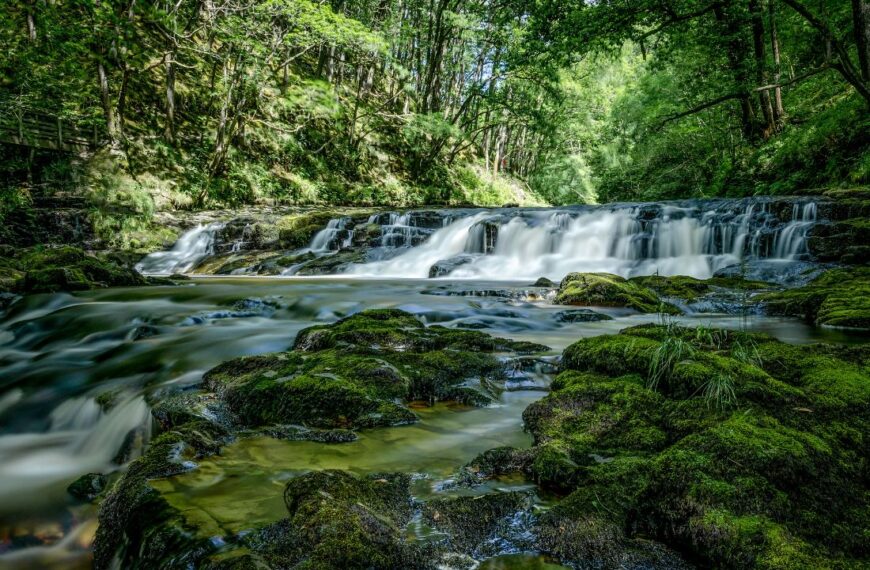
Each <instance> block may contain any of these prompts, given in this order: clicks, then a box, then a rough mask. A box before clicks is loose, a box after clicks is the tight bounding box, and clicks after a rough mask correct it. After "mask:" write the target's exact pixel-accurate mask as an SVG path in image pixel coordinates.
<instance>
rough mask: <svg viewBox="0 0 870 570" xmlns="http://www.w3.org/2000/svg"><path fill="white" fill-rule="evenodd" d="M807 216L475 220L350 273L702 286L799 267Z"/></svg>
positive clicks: (574, 212)
mask: <svg viewBox="0 0 870 570" xmlns="http://www.w3.org/2000/svg"><path fill="white" fill-rule="evenodd" d="M816 215H817V207H816V204H815V203H814V202H800V203H795V205H794V211H793V213H792V216H791V219H790V220H787V221H786V222H784V223H783V222H780V221H779V220H777V219H776V218H775V217H774V216H773V215H772V214H771V213H770V210H769V208H768V207H767V204H766V203H762V204H761V207H759V206H758V204H757V203H749V202H748V201H717V202H713V203H709V204H707V203H702V202H694V203H687V204H661V205H651V206H638V205H617V206H611V207H600V208H577V209H566V210H557V211H553V210H525V211H524V210H513V211H511V212H504V211H498V210H493V211H478V212H471V213H468V214H466V215H463V216H460V217H458V218H455V219H454V220H453V221H451V222H450V223H449V224H447V225H446V226H444V227H442V228H441V229H437V230H435V232H434V233H433V234H432V236H431V237H430V238H429V239H428V240H427V241H425V242H424V243H422V244H421V245H418V246H416V247H410V248H406V249H405V250H404V251H403V252H400V253H399V254H398V255H396V256H395V257H392V258H390V259H386V260H383V261H374V262H370V263H366V264H358V265H355V266H352V267H351V268H350V270H349V273H352V274H355V275H365V276H377V277H412V278H425V277H427V276H430V275H432V274H433V273H432V272H430V269H431V268H432V267H433V265H436V264H438V266H439V268H441V269H439V271H438V272H437V273H436V274H437V275H445V274H449V276H450V277H451V278H459V279H470V278H473V279H490V280H510V279H535V278H537V277H541V276H544V277H549V278H550V279H555V280H558V279H561V278H562V277H564V276H565V275H566V274H567V273H570V272H572V271H590V272H607V273H615V274H617V275H622V276H625V277H631V276H635V275H650V274H654V273H658V274H661V275H690V276H693V277H698V278H708V277H710V276H712V275H713V273H715V272H716V271H717V270H719V269H722V268H724V267H727V266H729V265H734V264H736V263H740V262H741V261H743V260H745V259H755V258H762V257H764V258H766V259H772V260H773V259H776V260H795V259H800V258H801V257H802V256H804V255H805V254H807V253H808V250H807V245H806V241H807V234H808V232H809V230H810V228H812V226H813V224H814V223H815V220H816ZM391 239H392V238H391ZM390 243H392V242H390ZM771 243H772V246H771ZM403 245H404V243H403ZM761 252H765V255H762V254H761ZM444 268H446V270H444Z"/></svg>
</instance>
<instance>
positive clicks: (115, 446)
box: [0, 396, 151, 516]
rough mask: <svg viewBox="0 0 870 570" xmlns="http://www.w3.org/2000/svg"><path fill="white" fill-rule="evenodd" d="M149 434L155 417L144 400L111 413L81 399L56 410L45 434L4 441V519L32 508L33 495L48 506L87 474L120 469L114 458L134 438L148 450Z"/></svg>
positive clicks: (0, 482)
mask: <svg viewBox="0 0 870 570" xmlns="http://www.w3.org/2000/svg"><path fill="white" fill-rule="evenodd" d="M150 429H151V413H150V411H149V409H148V406H147V405H146V404H145V400H144V399H143V397H142V396H136V397H133V398H129V399H127V400H126V401H124V402H122V403H120V404H118V405H117V406H115V407H114V408H113V409H112V410H111V411H109V412H108V413H106V412H103V411H102V410H101V409H100V407H99V406H98V405H97V403H96V402H95V401H94V399H93V398H86V397H81V398H73V399H70V400H66V401H65V402H63V403H61V404H60V405H59V406H58V407H56V408H55V409H54V410H53V411H52V412H51V413H50V414H49V426H48V429H47V430H46V431H44V432H36V433H34V432H31V433H14V434H7V435H2V436H0V457H3V462H2V464H0V516H2V515H4V514H8V513H14V512H16V511H19V510H21V509H26V508H30V507H32V506H33V503H34V494H33V493H39V494H40V495H41V496H42V498H43V500H46V501H49V500H51V499H53V498H55V497H56V496H58V495H60V496H63V493H64V492H65V488H66V485H68V484H69V483H70V481H72V480H73V479H75V478H76V477H77V476H79V475H80V474H82V473H94V472H97V473H100V472H107V471H112V470H114V469H117V468H118V466H117V465H113V458H115V456H116V455H117V454H118V452H119V451H120V450H121V448H122V446H124V444H125V442H126V441H127V440H128V436H129V434H130V433H131V432H134V431H135V432H137V433H138V434H139V435H140V444H141V445H144V444H145V443H147V440H148V437H149V436H150ZM141 445H140V447H141ZM140 450H141V449H140ZM132 458H133V457H130V458H129V459H132ZM25 490H29V491H32V492H33V493H28V492H25Z"/></svg>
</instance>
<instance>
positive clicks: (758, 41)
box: [749, 0, 776, 138]
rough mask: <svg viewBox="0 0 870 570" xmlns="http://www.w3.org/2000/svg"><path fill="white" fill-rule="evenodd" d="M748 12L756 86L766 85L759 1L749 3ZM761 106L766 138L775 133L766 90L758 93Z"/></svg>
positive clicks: (762, 28) (762, 27)
mask: <svg viewBox="0 0 870 570" xmlns="http://www.w3.org/2000/svg"><path fill="white" fill-rule="evenodd" d="M749 11H750V13H751V14H752V45H753V50H754V52H755V80H756V82H757V83H758V86H759V87H761V86H764V85H767V84H768V80H767V79H768V78H767V56H766V54H765V52H764V19H763V18H762V15H761V5H760V4H759V0H750V1H749ZM758 100H759V103H760V104H761V113H762V115H763V116H764V124H765V127H764V130H763V136H764V138H768V137H769V136H770V135H771V134H773V133H774V132H775V131H776V121H775V120H774V118H773V105H772V104H771V101H770V91H768V90H767V89H765V90H763V91H760V92H759V93H758Z"/></svg>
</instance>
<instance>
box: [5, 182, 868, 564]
mask: <svg viewBox="0 0 870 570" xmlns="http://www.w3.org/2000/svg"><path fill="white" fill-rule="evenodd" d="M863 200H864V198H863V197H859V196H857V195H852V196H850V197H849V199H848V200H845V199H843V198H842V197H830V196H829V197H822V198H818V197H799V198H788V199H761V200H751V201H750V200H744V201H740V200H738V201H728V200H716V201H706V202H699V201H681V202H665V203H657V204H624V205H609V206H603V207H588V206H584V207H577V208H561V209H540V208H513V207H512V208H500V209H493V210H486V209H478V208H473V209H472V208H469V209H448V210H444V209H427V210H409V211H386V212H385V211H372V210H361V209H355V210H350V211H348V210H341V211H335V210H329V211H320V210H310V211H304V212H300V211H295V210H294V211H287V210H281V209H275V210H268V211H264V212H259V213H256V215H253V214H249V213H248V212H245V213H243V214H238V213H234V212H226V213H219V214H217V215H215V216H214V217H212V215H213V214H211V213H209V214H204V215H203V214H200V215H199V216H200V217H193V218H190V219H189V220H188V221H187V222H186V223H189V224H191V225H189V226H186V229H185V230H182V232H181V238H180V239H179V240H178V241H177V242H176V243H175V244H173V245H172V247H171V248H168V249H167V250H165V251H162V252H155V253H153V254H149V255H148V256H146V257H144V258H143V257H142V255H132V254H130V253H129V252H128V253H122V252H109V253H105V252H103V253H97V252H87V251H83V250H81V249H78V248H75V247H70V246H64V247H57V246H48V247H45V246H43V247H35V248H26V249H17V250H13V249H11V248H10V249H7V250H4V252H3V254H4V259H3V261H2V262H0V267H3V268H4V269H3V271H4V272H5V273H4V274H3V275H4V276H7V277H9V278H8V279H7V280H6V281H4V282H3V283H4V284H5V285H6V286H7V287H8V288H9V289H11V290H12V293H11V294H7V295H6V297H4V298H5V299H6V305H5V307H4V308H3V309H2V310H3V313H2V317H0V377H2V378H3V379H4V382H3V383H2V384H0V455H2V458H3V462H2V464H3V467H2V468H0V475H3V477H2V481H3V483H2V484H0V498H3V499H4V500H3V501H2V504H3V505H4V506H3V507H2V508H0V567H3V566H4V565H6V566H9V565H11V566H12V567H15V568H28V567H33V568H37V567H38V568H52V567H57V568H70V567H81V568H89V567H91V566H92V565H94V564H95V565H96V567H98V568H103V567H111V566H112V565H113V564H116V563H118V561H119V560H120V561H121V564H122V565H123V566H124V567H131V568H136V567H141V568H146V567H166V568H174V567H178V568H181V567H185V568H186V567H189V566H190V565H194V566H197V567H204V568H235V567H251V566H252V565H253V566H256V565H259V566H260V567H266V568H270V567H274V568H278V567H282V568H283V567H288V566H290V567H294V566H298V565H302V566H306V565H308V566H311V567H323V568H329V567H347V566H353V565H355V564H368V565H372V564H373V565H374V566H376V567H385V568H386V567H395V566H396V565H398V566H401V567H409V568H430V567H434V566H435V565H440V566H442V567H449V568H471V567H474V566H475V565H479V567H481V568H502V567H516V568H559V567H560V565H567V566H568V567H587V566H590V565H597V566H598V567H605V568H609V567H613V568H616V567H631V568H642V567H649V566H650V565H652V566H656V567H667V568H688V567H693V566H701V567H706V566H708V565H711V564H712V565H714V566H715V565H717V564H719V561H727V564H726V563H725V562H722V567H726V566H727V567H735V566H737V567H747V568H749V567H769V568H791V567H795V566H796V565H797V566H800V565H802V564H803V565H804V566H808V567H809V566H812V567H818V566H819V565H821V567H831V568H846V567H851V566H854V565H855V564H861V563H863V562H864V559H865V557H866V556H865V554H864V553H863V552H862V551H861V549H860V546H859V545H857V544H856V543H855V542H854V541H850V539H849V538H848V537H849V536H858V535H860V533H861V532H862V530H861V528H862V527H861V524H862V523H861V522H860V521H861V520H862V514H861V513H862V512H863V511H861V509H866V504H864V503H862V502H861V501H857V503H856V504H854V505H852V506H849V505H845V504H841V503H839V502H833V499H831V498H830V497H827V496H826V495H825V494H824V490H825V489H833V488H848V489H850V490H851V491H850V495H851V496H854V497H860V496H861V492H862V485H863V483H862V482H861V480H860V477H857V476H856V474H855V473H856V471H855V469H856V467H855V465H858V464H861V462H863V461H866V458H864V457H863V455H862V454H863V453H864V451H863V448H862V446H861V445H860V441H859V440H858V439H855V438H854V437H852V436H850V435H849V434H853V433H861V432H862V431H865V429H866V426H865V425H864V424H865V423H866V422H867V418H865V417H864V413H863V411H862V410H863V409H864V408H866V406H867V404H868V401H867V400H868V395H867V393H866V390H865V388H866V386H867V385H870V384H868V381H870V378H868V377H867V371H866V361H867V355H866V352H867V350H866V345H867V344H868V342H870V337H868V332H867V330H868V329H870V325H868V323H870V312H868V308H867V307H865V306H864V305H865V304H866V303H863V298H862V297H861V295H860V294H859V293H857V292H859V291H863V290H864V289H866V288H867V287H868V276H867V275H866V271H865V268H864V267H862V266H861V265H860V264H859V263H856V262H857V261H858V260H860V259H861V255H862V251H864V250H863V249H862V248H864V247H866V245H867V244H866V241H862V240H864V237H863V234H862V230H861V227H862V226H861V224H860V223H859V220H860V219H861V218H860V216H865V215H866V212H865V211H864V210H863V209H862V208H863V207H864V206H863V204H864V201H863ZM837 240H839V241H837ZM814 242H816V243H814ZM835 243H839V245H837V246H835V245H834V244H835ZM835 254H836V255H835ZM850 263H851V264H850ZM134 265H135V266H136V267H138V268H139V269H140V270H142V271H145V272H146V273H164V274H167V275H165V276H153V275H152V276H147V275H146V276H142V275H141V274H140V273H138V272H137V271H136V270H135V269H134ZM306 266H307V267H309V269H311V268H318V269H319V270H321V271H319V272H320V273H328V275H321V276H319V277H317V278H315V277H309V276H306V275H305V273H306V271H305V267H306ZM288 269H289V270H291V271H287V270H288ZM679 271H683V272H685V273H694V275H695V276H694V277H692V276H689V275H667V274H669V273H676V272H679ZM13 272H15V273H14V274H13ZM179 272H181V273H179ZM285 272H286V273H285ZM182 273H185V274H182ZM280 273H284V275H280ZM40 275H42V276H43V277H46V278H44V279H37V277H39V276H40ZM47 276H54V277H58V278H57V279H54V278H52V279H48V278H47ZM60 277H63V279H60ZM254 277H256V278H254ZM37 285H38V286H37ZM775 339H776V340H775ZM820 342H821V343H827V344H818V343H820ZM795 345H800V348H796V347H795ZM578 355H580V356H578ZM234 359H236V360H234ZM833 426H836V429H835V428H834V427H833ZM729 434H730V435H729ZM726 436H727V437H726ZM774 436H775V437H774ZM729 438H730V439H729ZM726 440H727V441H726ZM714 444H715V445H714ZM720 444H721V445H720ZM723 450H724V451H723ZM687 454H688V455H687ZM771 454H772V455H771ZM690 455H691V457H690ZM692 457H694V458H695V459H697V461H695V460H694V459H692ZM770 457H775V458H776V462H777V465H779V464H785V465H793V466H794V468H793V469H792V468H788V469H775V468H774V467H773V466H772V464H771V463H770V461H771V460H770V459H769V458H770ZM729 458H731V459H736V460H737V461H738V463H739V464H740V466H737V467H732V465H731V462H730V459H729ZM690 460H691V461H690ZM693 461H695V462H693ZM33 466H37V467H36V468H34V467H33ZM46 466H50V467H51V469H46ZM674 466H676V467H674ZM672 467H673V468H672ZM675 473H685V474H686V478H685V479H679V480H677V479H674V477H675V475H674V474H675ZM798 474H800V475H798ZM829 475H830V477H833V479H830V478H826V477H828V476H829ZM708 483H709V485H708ZM834 483H836V485H835V484H834ZM710 485H712V486H710ZM837 485H839V487H837ZM708 487H709V488H708ZM282 489H283V493H282ZM744 495H745V496H749V497H750V498H751V500H749V501H748V502H747V501H742V500H738V499H735V497H742V496H744ZM829 499H830V501H832V502H831V504H832V505H833V507H831V508H830V509H822V508H821V507H820V505H823V504H826V502H827V501H828V500H829ZM687 505H696V507H697V508H695V507H692V508H689V507H688V506H687ZM602 509H603V510H602ZM810 519H811V520H812V521H815V522H812V523H810V522H807V521H809V520H810ZM826 528H831V529H834V530H832V531H831V532H830V533H827V534H826V533H825V532H824V531H823V529H826ZM696 531H697V532H696ZM702 531H703V532H702ZM143 552H145V553H147V555H143V554H142V553H143ZM819 552H823V553H824V554H819ZM511 565H513V566H511Z"/></svg>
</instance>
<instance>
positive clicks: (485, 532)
mask: <svg viewBox="0 0 870 570" xmlns="http://www.w3.org/2000/svg"><path fill="white" fill-rule="evenodd" d="M532 503H533V497H532V495H531V494H529V493H524V492H495V493H488V494H485V495H478V496H465V497H455V498H438V499H433V500H431V501H428V502H426V504H425V505H424V506H423V513H422V515H423V519H424V520H425V521H426V522H427V523H428V524H430V525H431V526H432V527H434V528H436V529H438V530H439V531H441V532H443V533H444V534H445V535H446V536H447V537H449V538H448V539H447V540H446V541H445V543H444V544H443V546H444V547H446V548H447V549H448V550H449V551H451V552H454V553H461V554H465V555H467V556H470V557H472V558H475V559H478V560H480V559H483V558H488V557H491V556H494V555H496V554H499V553H501V552H503V551H505V550H509V551H515V552H517V551H518V552H524V551H531V550H534V549H535V543H534V534H533V533H532V532H531V530H532V528H533V526H534V516H533V514H532V512H531V508H532Z"/></svg>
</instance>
